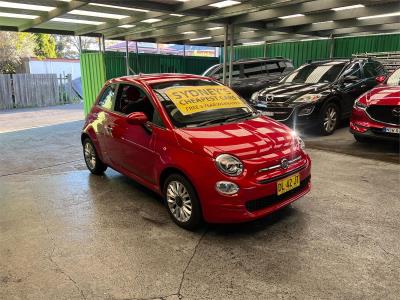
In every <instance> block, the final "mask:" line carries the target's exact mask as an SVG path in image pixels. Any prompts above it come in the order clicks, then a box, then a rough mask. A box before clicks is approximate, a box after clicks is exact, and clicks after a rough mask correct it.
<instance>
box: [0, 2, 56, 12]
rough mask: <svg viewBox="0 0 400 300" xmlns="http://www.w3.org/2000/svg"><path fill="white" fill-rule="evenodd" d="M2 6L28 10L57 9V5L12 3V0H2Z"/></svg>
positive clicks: (0, 4)
mask: <svg viewBox="0 0 400 300" xmlns="http://www.w3.org/2000/svg"><path fill="white" fill-rule="evenodd" d="M0 7H6V8H17V9H26V10H38V11H51V10H53V9H55V7H52V6H44V5H34V4H23V3H12V2H6V1H0Z"/></svg>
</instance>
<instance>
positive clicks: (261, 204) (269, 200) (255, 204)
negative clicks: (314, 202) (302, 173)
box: [246, 176, 311, 212]
mask: <svg viewBox="0 0 400 300" xmlns="http://www.w3.org/2000/svg"><path fill="white" fill-rule="evenodd" d="M310 179H311V176H308V177H307V178H305V179H304V180H303V181H302V182H300V186H299V187H297V188H295V189H293V190H291V191H289V192H286V193H284V194H282V195H279V196H278V195H271V196H268V197H264V198H261V199H256V200H251V201H248V202H247V203H246V209H247V210H248V211H249V212H254V211H257V210H260V209H263V208H266V207H268V206H271V205H274V204H277V203H279V202H282V201H284V200H286V199H288V198H290V197H292V196H294V195H296V194H298V193H299V192H301V191H302V190H304V189H305V187H306V186H307V185H308V183H309V182H310Z"/></svg>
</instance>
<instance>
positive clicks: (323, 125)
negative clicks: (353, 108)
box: [319, 102, 340, 135]
mask: <svg viewBox="0 0 400 300" xmlns="http://www.w3.org/2000/svg"><path fill="white" fill-rule="evenodd" d="M339 113H340V111H339V108H338V106H337V105H336V104H335V103H333V102H329V103H327V104H326V105H324V107H323V108H322V110H321V113H320V121H319V131H320V133H321V134H322V135H331V134H332V133H333V132H334V131H335V129H336V128H337V126H338V124H339V120H340V114H339Z"/></svg>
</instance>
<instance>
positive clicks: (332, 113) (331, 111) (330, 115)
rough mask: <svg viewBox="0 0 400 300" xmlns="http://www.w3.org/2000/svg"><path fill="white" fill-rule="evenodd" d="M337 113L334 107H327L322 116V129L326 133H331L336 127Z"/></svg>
mask: <svg viewBox="0 0 400 300" xmlns="http://www.w3.org/2000/svg"><path fill="white" fill-rule="evenodd" d="M336 122H337V112H336V109H335V107H333V106H329V107H328V109H327V110H326V113H325V116H324V129H325V131H326V132H332V131H333V130H334V129H335V127H336Z"/></svg>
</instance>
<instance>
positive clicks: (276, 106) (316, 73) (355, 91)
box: [250, 59, 386, 135]
mask: <svg viewBox="0 0 400 300" xmlns="http://www.w3.org/2000/svg"><path fill="white" fill-rule="evenodd" d="M385 76H386V70H385V68H384V67H383V65H382V64H381V63H379V62H377V61H374V60H372V59H356V60H353V59H352V60H339V59H336V60H325V61H315V62H310V63H307V64H304V65H302V66H301V67H299V68H298V69H296V70H294V71H293V72H291V73H290V74H288V75H287V76H286V77H285V78H283V79H282V80H281V81H280V82H279V83H278V84H276V85H274V86H272V87H269V88H266V89H263V90H260V91H258V92H256V93H254V94H253V95H252V96H251V100H250V101H251V103H252V105H253V106H254V107H255V108H256V109H258V110H260V111H262V112H263V114H265V115H267V116H269V117H271V118H273V119H275V120H278V121H281V122H283V123H285V124H287V125H289V126H291V127H293V128H296V127H310V126H313V127H316V128H317V129H318V130H319V131H320V132H321V133H322V134H323V135H329V134H332V133H333V132H334V131H335V129H336V127H337V125H338V124H339V122H340V121H341V120H343V119H346V118H349V117H350V115H351V110H352V107H353V104H354V101H355V100H356V99H357V98H358V96H360V95H361V94H363V93H364V92H366V91H368V90H370V89H371V88H373V87H374V86H376V85H377V84H378V83H380V82H382V81H384V80H385Z"/></svg>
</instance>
